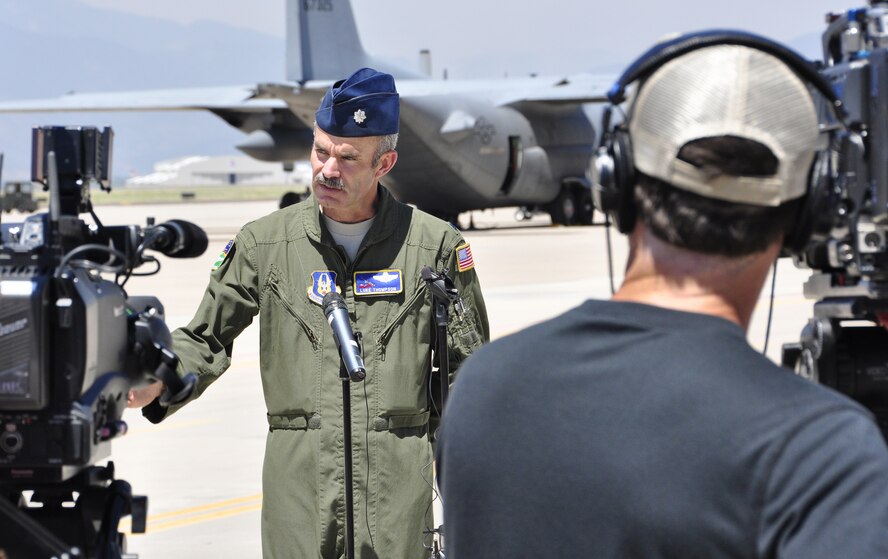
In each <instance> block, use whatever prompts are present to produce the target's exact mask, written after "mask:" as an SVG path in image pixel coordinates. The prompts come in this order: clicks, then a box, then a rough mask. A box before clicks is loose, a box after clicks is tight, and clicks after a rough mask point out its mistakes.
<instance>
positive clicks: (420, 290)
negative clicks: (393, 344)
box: [376, 284, 426, 361]
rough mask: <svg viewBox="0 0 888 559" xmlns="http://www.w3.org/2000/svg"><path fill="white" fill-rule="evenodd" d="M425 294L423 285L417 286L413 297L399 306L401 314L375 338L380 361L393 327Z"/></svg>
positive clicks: (383, 355)
mask: <svg viewBox="0 0 888 559" xmlns="http://www.w3.org/2000/svg"><path fill="white" fill-rule="evenodd" d="M425 292H426V287H425V284H419V285H418V287H417V289H416V291H415V292H414V293H413V295H412V296H411V297H410V299H408V300H407V301H406V302H405V303H404V304H403V305H402V306H401V312H399V313H398V314H397V315H396V316H395V318H394V320H392V321H391V322H390V323H389V325H388V326H386V327H385V330H383V331H382V333H381V334H380V335H379V338H377V341H376V343H377V344H378V345H379V351H380V359H381V360H382V361H385V344H386V342H388V339H389V338H390V337H391V335H392V332H394V331H395V326H397V325H398V323H400V322H401V319H402V318H404V316H405V315H406V314H407V313H408V312H410V311H411V310H412V309H413V307H414V306H415V305H416V302H417V301H419V300H420V299H422V298H423V296H424V295H425Z"/></svg>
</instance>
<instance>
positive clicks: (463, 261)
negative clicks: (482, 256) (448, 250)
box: [456, 243, 475, 272]
mask: <svg viewBox="0 0 888 559" xmlns="http://www.w3.org/2000/svg"><path fill="white" fill-rule="evenodd" d="M456 267H457V268H458V269H459V271H460V272H465V271H466V270H471V269H472V268H474V267H475V261H474V260H473V259H472V249H471V247H470V246H469V243H466V244H464V245H460V246H458V247H456Z"/></svg>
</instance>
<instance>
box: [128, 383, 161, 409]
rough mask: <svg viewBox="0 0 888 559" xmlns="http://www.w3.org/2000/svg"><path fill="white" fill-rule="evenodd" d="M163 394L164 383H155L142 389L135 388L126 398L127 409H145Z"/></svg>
mask: <svg viewBox="0 0 888 559" xmlns="http://www.w3.org/2000/svg"><path fill="white" fill-rule="evenodd" d="M162 392H163V383H162V382H155V383H154V384H149V385H148V386H143V387H141V388H133V389H132V390H130V391H129V394H127V396H126V407H128V408H143V407H145V406H147V405H148V404H150V403H151V402H153V401H154V399H155V398H158V397H159V396H160V394H161V393H162Z"/></svg>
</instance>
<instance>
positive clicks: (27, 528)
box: [0, 495, 71, 557]
mask: <svg viewBox="0 0 888 559" xmlns="http://www.w3.org/2000/svg"><path fill="white" fill-rule="evenodd" d="M0 541H2V542H15V544H14V545H15V546H16V547H7V546H8V545H9V544H8V543H4V544H3V546H4V547H7V548H6V549H5V551H6V552H7V553H10V555H9V556H10V557H35V556H37V557H61V556H62V554H67V553H70V552H71V547H70V546H68V545H67V544H66V543H65V542H63V541H62V540H60V539H59V538H58V537H56V535H55V534H53V533H52V532H50V531H49V530H47V529H46V528H44V527H43V525H42V524H40V523H39V522H37V521H36V520H34V519H33V518H31V517H30V516H28V514H27V513H25V512H24V511H22V510H21V509H19V508H18V507H16V506H15V505H13V504H12V503H10V502H9V501H8V500H7V499H6V498H5V495H0Z"/></svg>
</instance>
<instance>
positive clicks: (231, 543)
mask: <svg viewBox="0 0 888 559" xmlns="http://www.w3.org/2000/svg"><path fill="white" fill-rule="evenodd" d="M276 207H277V206H276V203H275V202H271V201H269V202H247V203H243V202H240V203H203V204H198V203H182V204H169V205H153V206H105V207H98V208H97V213H98V215H99V217H100V218H101V219H102V221H103V222H104V223H105V224H109V225H118V224H140V225H143V224H144V223H145V218H146V217H147V216H153V217H155V218H156V219H157V221H158V222H161V221H165V220H168V219H173V218H180V219H186V220H189V221H193V222H195V223H197V224H199V225H200V226H202V227H204V228H205V229H206V231H207V232H208V234H209V238H210V246H209V249H208V250H207V252H206V253H205V254H204V255H203V256H202V257H199V258H195V259H188V260H174V259H170V258H165V257H161V260H162V265H163V267H162V270H161V272H160V274H158V275H156V276H152V277H146V278H133V279H131V280H130V282H129V283H128V284H127V290H128V292H129V293H130V294H132V295H155V296H157V297H159V298H160V300H161V301H162V302H163V303H164V305H165V307H166V318H167V323H168V325H169V326H170V328H171V329H173V328H175V327H177V326H180V325H183V324H185V323H186V322H187V321H188V320H189V319H190V317H191V314H192V313H193V312H194V310H195V309H196V307H197V305H198V302H199V301H200V298H201V295H202V293H203V290H204V287H205V286H206V281H207V277H208V274H209V271H210V268H211V266H212V263H213V262H214V260H215V258H216V256H217V255H218V254H219V252H220V250H221V249H222V248H223V247H224V245H225V243H226V242H227V241H228V240H229V239H231V238H233V237H234V235H235V233H236V232H237V230H238V229H239V227H240V226H241V225H242V224H244V223H246V222H247V221H250V220H252V219H255V218H257V217H260V216H262V215H264V214H266V213H268V212H270V211H273V210H275V209H276ZM513 212H514V210H513V209H503V210H496V211H486V212H476V213H475V214H474V222H475V225H476V226H477V229H475V230H472V231H465V233H464V234H465V237H466V238H467V240H468V241H469V242H470V243H471V246H472V252H473V254H474V260H475V262H476V268H477V271H478V276H479V278H480V281H481V284H482V288H483V291H484V296H485V300H486V302H487V307H488V313H489V316H490V323H491V331H492V335H493V337H494V338H498V337H501V336H505V335H508V334H510V333H512V332H515V331H517V330H519V329H521V328H523V327H526V326H528V325H530V324H534V323H536V322H539V321H542V320H546V319H548V318H550V317H553V316H555V315H557V314H559V313H561V312H563V311H565V310H567V309H569V308H572V307H574V306H576V305H578V304H580V303H581V302H582V301H583V300H585V299H587V298H590V297H594V298H606V297H607V296H608V295H609V294H610V289H609V280H608V265H607V259H606V237H605V230H604V228H603V227H595V226H592V227H570V228H568V227H558V226H551V225H550V222H549V218H548V217H546V216H538V217H534V218H533V219H532V220H531V221H530V222H525V223H522V224H517V223H516V222H515V221H514V220H513V218H512V216H513ZM463 219H464V222H465V224H467V223H468V221H467V219H465V216H464V218H463ZM613 236H614V238H613V246H614V250H615V258H614V263H615V266H616V268H617V270H618V274H619V273H621V272H622V267H623V263H624V261H625V255H626V242H625V239H623V238H621V237H620V236H619V235H617V234H614V235H613ZM807 275H808V274H807V272H804V271H800V270H796V269H795V268H794V267H793V266H792V264H791V263H789V262H788V261H786V262H782V263H781V266H780V268H779V272H778V278H777V282H776V290H775V304H774V307H775V315H774V324H773V325H772V329H771V341H770V344H769V348H768V352H767V353H768V355H769V356H770V357H772V358H773V359H775V360H776V359H778V356H779V353H780V345H781V344H782V343H784V342H789V341H795V340H797V339H798V336H799V332H800V329H801V327H802V326H803V325H804V323H805V322H806V320H807V318H808V316H809V315H810V313H811V305H812V303H811V301H807V300H805V299H803V298H802V296H801V293H802V282H803V281H804V278H805V277H806V276H807ZM616 281H617V282H619V277H618V278H617V279H616ZM766 311H767V301H763V304H760V305H759V309H758V311H757V313H756V314H755V316H754V319H753V323H752V326H751V328H750V334H749V338H750V342H751V343H752V345H754V346H756V347H759V348H761V346H762V344H763V342H764V338H765V324H766V318H767V316H766V315H767V312H766ZM258 348H259V336H258V328H257V327H256V326H255V325H254V326H252V327H250V328H249V329H248V330H247V331H246V332H244V334H243V335H242V336H241V337H240V338H238V340H237V341H236V343H235V347H234V358H233V364H232V367H231V369H230V370H229V371H228V372H227V373H226V374H225V375H224V376H223V377H222V379H221V380H220V381H218V382H217V383H215V384H214V385H213V386H212V388H210V390H209V391H208V392H207V393H206V394H205V395H204V396H203V397H202V398H200V399H199V400H197V401H195V402H193V403H191V404H189V405H188V406H187V407H186V408H184V409H183V410H182V411H181V412H179V413H177V414H176V415H174V416H173V417H171V418H170V419H169V420H167V421H164V422H163V423H162V424H160V425H152V424H150V423H149V422H148V421H147V420H144V419H143V418H142V417H141V415H140V414H139V413H138V412H136V411H134V410H130V411H127V413H126V414H125V416H124V419H125V420H126V421H128V423H129V425H130V432H129V433H128V434H127V435H126V436H124V437H122V438H120V439H117V440H116V441H115V442H114V443H113V447H112V460H113V461H114V462H115V465H116V471H117V475H118V477H120V478H123V479H126V480H127V481H129V482H130V483H131V484H132V487H133V491H134V493H136V494H141V495H148V496H149V520H148V533H147V534H144V535H132V536H131V537H130V538H129V550H130V551H131V552H133V553H138V554H139V556H140V557H142V558H143V559H159V558H165V559H168V558H180V557H181V558H185V557H216V558H229V557H230V558H235V557H237V558H248V557H260V556H261V549H260V535H259V514H260V513H259V511H260V507H261V500H262V498H261V487H260V478H261V467H262V457H263V450H264V445H265V436H266V432H267V423H266V420H265V407H264V403H263V400H262V393H261V385H260V379H259V370H258V368H259V354H258ZM684 349H685V350H687V351H693V350H694V348H693V342H692V341H689V347H687V348H684Z"/></svg>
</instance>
